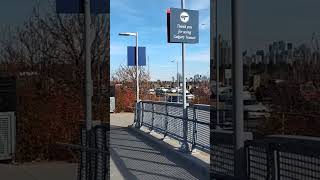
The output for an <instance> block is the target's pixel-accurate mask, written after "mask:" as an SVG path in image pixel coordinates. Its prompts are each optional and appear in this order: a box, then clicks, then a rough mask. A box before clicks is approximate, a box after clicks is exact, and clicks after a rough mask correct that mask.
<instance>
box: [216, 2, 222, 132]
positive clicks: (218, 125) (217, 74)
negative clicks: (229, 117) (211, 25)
mask: <svg viewBox="0 0 320 180" xmlns="http://www.w3.org/2000/svg"><path fill="white" fill-rule="evenodd" d="M215 3H216V4H215V5H216V9H215V10H216V54H217V57H216V77H217V79H216V95H217V96H216V112H217V128H220V127H221V126H220V119H219V113H220V112H219V81H220V76H219V73H220V71H219V70H220V65H219V61H220V38H219V31H218V0H216V1H215Z"/></svg>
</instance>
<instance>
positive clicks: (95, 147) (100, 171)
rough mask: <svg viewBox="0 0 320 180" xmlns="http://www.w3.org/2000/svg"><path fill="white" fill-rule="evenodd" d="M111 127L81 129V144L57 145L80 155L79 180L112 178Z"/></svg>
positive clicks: (104, 125)
mask: <svg viewBox="0 0 320 180" xmlns="http://www.w3.org/2000/svg"><path fill="white" fill-rule="evenodd" d="M109 134H110V128H109V125H107V124H103V125H95V126H94V127H93V128H92V129H91V130H90V131H87V130H86V128H85V125H81V128H80V144H67V143H57V145H58V146H61V148H63V149H68V150H73V151H75V152H76V154H79V159H78V161H79V162H78V164H79V166H78V177H77V179H78V180H106V179H108V178H109V177H110V168H109V167H108V166H109V161H110V151H109Z"/></svg>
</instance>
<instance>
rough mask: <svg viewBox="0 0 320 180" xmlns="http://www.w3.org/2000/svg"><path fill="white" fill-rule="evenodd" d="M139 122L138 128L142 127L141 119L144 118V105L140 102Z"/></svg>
mask: <svg viewBox="0 0 320 180" xmlns="http://www.w3.org/2000/svg"><path fill="white" fill-rule="evenodd" d="M140 117H141V118H140V120H141V121H140V120H139V125H140V127H141V126H143V118H144V104H143V102H142V101H140Z"/></svg>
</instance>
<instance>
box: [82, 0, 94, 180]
mask: <svg viewBox="0 0 320 180" xmlns="http://www.w3.org/2000/svg"><path fill="white" fill-rule="evenodd" d="M84 10H85V14H84V24H85V28H84V32H85V37H84V38H85V41H84V42H85V44H84V45H85V47H84V48H85V76H86V77H85V96H86V97H85V107H86V109H85V118H86V119H85V120H86V146H87V147H90V145H91V144H90V140H91V139H90V138H91V136H90V135H91V134H90V132H91V129H92V104H91V101H92V78H91V43H90V25H91V12H90V0H85V1H84ZM83 155H85V157H84V161H85V164H84V166H85V167H83V168H84V169H85V175H84V176H85V178H89V176H90V169H91V163H90V161H91V157H90V152H85V153H83ZM81 178H83V176H81Z"/></svg>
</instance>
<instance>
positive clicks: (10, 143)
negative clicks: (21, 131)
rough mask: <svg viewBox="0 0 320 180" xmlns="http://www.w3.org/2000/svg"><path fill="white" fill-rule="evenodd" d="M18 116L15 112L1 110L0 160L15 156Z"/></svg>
mask: <svg viewBox="0 0 320 180" xmlns="http://www.w3.org/2000/svg"><path fill="white" fill-rule="evenodd" d="M15 145H16V118H15V114H14V112H0V160H10V159H13V158H14V154H15Z"/></svg>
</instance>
